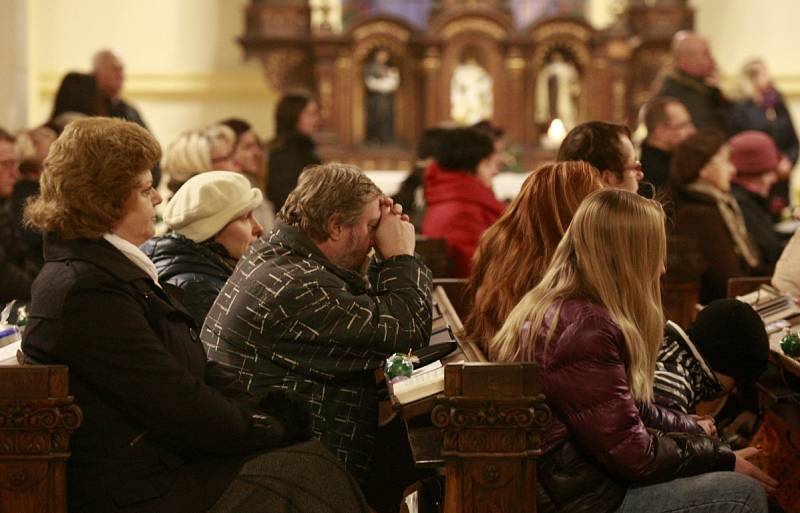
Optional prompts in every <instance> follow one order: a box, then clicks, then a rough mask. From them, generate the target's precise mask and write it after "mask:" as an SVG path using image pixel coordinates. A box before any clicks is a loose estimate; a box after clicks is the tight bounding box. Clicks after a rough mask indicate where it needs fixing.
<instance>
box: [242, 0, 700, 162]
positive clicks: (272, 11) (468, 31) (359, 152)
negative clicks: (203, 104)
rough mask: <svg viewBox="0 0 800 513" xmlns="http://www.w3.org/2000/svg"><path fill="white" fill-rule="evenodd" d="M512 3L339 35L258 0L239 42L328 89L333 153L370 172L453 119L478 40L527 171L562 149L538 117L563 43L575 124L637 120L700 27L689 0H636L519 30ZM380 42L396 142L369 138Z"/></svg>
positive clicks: (304, 12) (297, 6)
mask: <svg viewBox="0 0 800 513" xmlns="http://www.w3.org/2000/svg"><path fill="white" fill-rule="evenodd" d="M510 6H511V3H510V1H509V0H480V1H476V0H441V1H435V2H431V8H430V11H429V16H428V17H427V18H426V19H427V26H415V25H413V24H411V23H409V22H407V21H406V20H404V19H400V18H396V17H393V16H387V15H375V14H368V13H367V14H364V15H363V16H362V18H361V19H360V21H358V22H357V23H356V24H354V25H352V26H349V28H347V29H346V30H345V31H343V32H334V31H333V30H332V29H331V26H332V25H331V24H324V23H323V24H319V26H317V27H316V28H312V25H311V23H310V18H309V7H308V3H307V2H306V1H305V0H252V1H251V3H250V4H249V5H248V6H247V8H246V9H245V13H246V23H245V27H246V29H245V30H246V32H245V34H244V35H243V36H242V37H241V38H240V39H239V40H240V42H241V44H242V46H243V48H244V49H245V51H246V54H247V56H252V57H256V58H258V59H259V60H260V61H261V62H262V63H263V65H264V70H265V75H266V77H267V78H268V79H269V80H270V82H271V83H272V84H273V85H274V86H275V87H277V88H278V89H282V88H284V87H288V85H290V84H291V85H296V84H297V83H298V82H304V81H305V83H306V86H307V87H308V88H309V89H312V90H314V91H316V92H317V94H318V95H319V98H320V113H321V118H322V128H321V131H320V133H319V134H318V135H317V141H318V143H319V144H318V148H319V152H320V154H321V156H322V157H323V159H326V160H340V161H346V162H351V163H354V164H358V165H360V166H361V167H363V168H365V169H371V170H374V169H395V170H399V169H408V167H409V166H410V162H411V161H413V158H414V145H415V144H416V142H417V139H418V137H419V135H420V134H421V133H422V130H423V129H424V128H426V127H430V126H434V125H437V124H441V123H444V122H448V121H450V118H451V107H452V105H451V99H450V95H451V81H452V77H453V73H454V71H455V69H456V67H457V66H458V64H459V63H460V62H461V60H462V58H463V55H464V51H465V49H467V48H475V49H476V52H477V54H478V55H480V58H479V59H478V60H480V61H481V66H483V67H485V68H486V71H487V72H488V74H489V75H490V76H491V79H492V97H493V100H492V102H493V109H492V116H491V118H492V119H491V120H492V122H493V123H495V124H497V125H499V126H501V127H503V128H504V129H505V133H506V139H507V141H508V142H509V143H510V144H512V145H514V146H515V147H516V148H518V149H519V157H520V166H521V168H522V169H531V168H533V167H534V166H535V165H537V164H538V163H540V162H542V161H543V160H547V159H550V158H552V157H553V150H552V149H551V148H550V149H548V148H543V147H542V144H541V143H542V139H541V136H542V132H543V130H544V129H546V126H543V125H544V124H543V123H540V124H538V125H537V122H536V113H537V99H536V88H537V80H539V79H540V76H541V74H542V70H543V69H544V68H545V67H546V66H547V64H548V57H549V56H551V55H553V52H554V51H556V50H557V51H559V52H561V53H562V54H563V55H564V56H566V59H567V60H568V61H569V62H570V63H572V65H573V66H574V68H575V73H576V75H577V77H578V78H577V81H578V82H579V87H580V94H579V96H578V99H577V108H576V109H575V112H576V114H575V121H576V123H580V122H583V121H588V120H593V119H597V120H604V121H611V122H616V123H627V124H628V125H629V126H631V127H633V126H635V123H636V111H637V109H638V107H639V105H640V104H641V103H642V101H643V100H644V99H645V97H646V96H647V94H646V87H645V86H646V82H647V81H649V79H650V78H651V75H653V73H654V72H655V71H656V69H657V66H656V65H655V64H654V62H655V61H656V58H658V59H659V62H661V60H660V59H661V58H663V57H664V55H665V54H666V52H667V51H668V48H669V38H670V37H671V35H672V34H673V33H674V32H675V31H677V30H680V29H687V28H691V26H692V10H691V8H690V7H689V6H688V5H687V0H628V2H627V12H625V13H623V14H621V15H620V18H619V19H618V20H617V22H616V23H615V24H614V25H613V26H611V27H610V28H609V29H605V30H598V29H595V28H593V27H591V26H590V25H589V24H588V23H586V22H585V21H584V20H583V19H582V18H574V17H563V16H559V17H550V18H546V19H544V20H541V21H539V22H534V23H533V24H531V25H530V26H528V27H525V28H522V29H519V28H517V25H515V23H514V19H513V18H512V12H513V9H511V8H510ZM278 18H280V19H281V20H289V21H291V23H289V21H286V22H282V23H278V22H277V21H275V20H277V19H278ZM377 48H385V49H387V50H388V51H389V52H390V53H391V63H392V65H393V66H396V67H397V68H398V71H399V74H400V83H399V87H398V89H397V91H396V94H395V98H394V113H395V116H394V126H393V129H394V130H393V131H394V135H395V136H396V137H395V138H396V140H395V141H394V142H393V143H392V144H377V145H376V144H365V136H366V126H365V124H366V123H365V122H366V112H365V109H366V90H365V86H364V64H365V62H366V60H367V59H369V57H370V55H372V54H373V53H374V52H375V50H376V49H377ZM539 101H541V99H540V100H539ZM540 108H541V107H540Z"/></svg>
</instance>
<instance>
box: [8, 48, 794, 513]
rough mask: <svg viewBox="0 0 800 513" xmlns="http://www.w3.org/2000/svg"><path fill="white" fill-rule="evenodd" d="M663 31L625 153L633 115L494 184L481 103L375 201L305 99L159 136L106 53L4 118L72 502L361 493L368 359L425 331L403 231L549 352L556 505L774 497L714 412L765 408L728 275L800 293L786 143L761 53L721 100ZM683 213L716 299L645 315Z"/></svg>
mask: <svg viewBox="0 0 800 513" xmlns="http://www.w3.org/2000/svg"><path fill="white" fill-rule="evenodd" d="M673 52H674V58H675V69H674V70H672V71H671V72H670V73H669V74H666V75H665V78H664V81H663V84H662V86H661V89H660V90H659V94H658V96H656V97H654V98H652V99H651V100H649V101H648V102H647V103H646V104H645V105H644V107H643V110H642V121H643V123H644V125H645V126H646V128H647V132H648V135H647V138H646V139H645V140H644V143H643V144H642V148H641V158H639V157H637V150H636V148H635V146H634V144H633V141H632V135H631V131H630V129H629V128H628V127H626V126H624V125H620V124H615V123H610V122H607V121H602V120H593V121H588V122H586V123H582V124H579V125H578V126H576V127H575V128H573V129H572V130H570V131H569V133H567V134H566V137H565V138H564V140H563V142H562V144H561V146H560V148H559V149H558V151H557V154H556V155H554V157H555V162H552V163H546V164H543V165H541V166H539V167H537V168H536V169H534V170H533V171H532V172H530V175H529V176H528V177H527V179H526V180H525V182H524V183H523V185H522V188H521V190H520V192H519V194H518V195H517V196H516V197H515V198H514V199H513V200H512V201H511V202H510V203H509V204H504V203H503V202H501V201H499V200H498V199H497V198H496V196H495V194H494V192H493V189H492V182H493V178H494V177H495V176H496V175H497V174H498V173H499V172H500V171H501V169H502V167H503V165H504V162H505V161H506V158H507V155H506V153H505V148H504V141H503V132H502V130H501V129H499V128H498V127H495V126H494V125H492V124H491V123H489V122H482V123H478V124H477V125H475V126H472V127H448V126H440V127H435V128H430V129H428V130H426V131H424V133H423V135H422V139H421V141H420V143H419V149H418V152H417V153H418V156H419V160H418V162H417V163H416V164H415V165H416V168H415V171H414V172H413V173H412V174H411V175H409V179H408V181H407V183H406V184H405V187H404V188H403V189H402V190H401V193H400V194H399V195H398V196H395V199H391V198H389V197H387V196H385V195H384V193H383V191H381V190H380V189H378V187H377V186H376V185H375V184H374V183H373V182H372V181H371V180H370V179H369V178H368V177H367V176H366V175H365V174H364V173H362V172H361V170H359V169H358V168H356V167H354V166H349V165H343V164H337V163H326V164H323V163H321V160H320V158H319V156H318V155H317V153H316V149H315V142H314V135H315V133H316V132H317V130H318V128H319V123H320V120H319V107H318V104H317V102H316V100H315V99H314V98H313V96H310V95H308V94H305V93H301V92H291V93H288V94H286V95H285V96H284V97H283V98H282V99H281V100H280V101H279V102H278V105H277V107H276V112H275V126H276V134H275V137H274V138H273V139H272V140H271V141H270V142H268V143H266V144H265V145H262V143H261V141H260V140H259V138H258V135H257V134H256V133H255V132H254V130H253V128H252V126H251V125H250V123H248V122H247V121H245V120H242V119H238V118H229V119H226V120H222V121H220V122H217V123H213V124H210V125H205V126H202V127H194V128H189V129H187V130H184V131H182V132H181V133H180V134H178V135H177V136H176V137H175V138H174V139H173V140H172V141H171V142H170V143H169V144H168V145H166V149H165V151H164V153H163V155H162V152H161V149H160V146H159V145H158V143H157V142H156V141H155V139H154V138H153V137H152V135H151V134H150V133H149V132H148V131H147V129H146V126H145V124H144V122H143V120H142V117H141V115H140V114H139V113H138V111H137V110H136V109H135V108H134V107H133V106H132V105H131V104H129V103H127V102H126V101H125V100H123V99H122V98H121V96H120V91H121V89H122V81H123V80H124V68H123V64H122V60H121V57H120V56H119V55H118V54H116V53H114V52H111V51H108V50H104V51H101V52H98V54H97V55H96V56H95V58H94V60H93V61H92V70H91V72H90V73H77V72H73V73H68V74H67V75H66V76H65V77H64V80H63V81H62V84H61V86H60V87H59V90H58V93H57V95H56V101H55V106H54V109H53V111H52V115H51V116H50V119H48V121H47V123H45V124H44V125H42V126H41V127H36V128H33V129H30V130H27V131H23V132H20V133H19V134H18V135H16V136H14V135H12V134H11V133H9V132H6V131H5V130H0V265H2V268H3V273H2V275H0V305H1V304H4V303H7V302H9V301H13V300H19V301H24V302H25V304H26V306H27V309H28V325H27V327H26V329H25V332H24V336H23V341H22V350H23V353H24V358H25V360H26V362H27V363H37V364H65V365H68V366H69V368H70V390H71V393H72V394H73V395H74V396H75V398H76V402H77V403H78V404H79V405H80V406H81V408H82V409H83V410H84V415H85V421H84V425H83V426H82V427H81V428H80V429H79V430H78V431H77V432H76V433H75V435H74V437H73V441H72V449H73V454H72V457H71V458H70V460H69V463H68V464H69V476H70V477H69V480H68V486H69V490H68V496H69V503H70V507H71V508H72V509H75V510H76V511H98V512H99V511H216V512H223V511H274V510H275V509H274V508H276V507H278V506H276V505H283V506H282V507H285V508H287V509H286V510H287V511H322V512H324V511H337V512H338V511H369V506H368V505H367V503H366V500H365V498H364V497H365V495H364V487H365V486H366V483H367V482H368V477H369V476H370V473H371V471H372V470H373V469H374V468H375V466H376V465H380V464H381V463H382V462H376V461H374V460H373V458H372V454H373V451H374V448H375V444H376V443H377V440H378V439H379V437H378V402H379V396H380V390H379V388H380V385H379V384H378V382H377V381H376V371H377V370H379V369H380V368H381V367H382V365H383V363H384V362H385V360H386V358H387V357H388V356H390V355H391V354H393V353H397V352H400V353H408V352H409V351H414V350H417V349H420V348H423V347H424V346H426V345H427V344H428V342H429V338H430V335H431V289H432V286H433V282H432V277H431V272H430V270H429V269H428V267H427V266H426V265H425V263H424V261H423V260H422V258H421V257H420V256H419V255H417V254H415V235H416V233H420V234H423V235H426V236H429V237H435V238H442V239H444V240H445V242H446V245H447V250H448V257H449V259H450V260H451V261H452V263H453V264H454V269H455V271H454V276H455V277H460V278H466V279H467V286H466V289H465V303H466V304H468V305H470V309H469V314H468V315H467V316H466V318H465V323H464V333H462V334H459V335H462V336H463V337H464V338H465V339H467V340H469V341H471V342H474V343H475V344H477V345H478V346H479V347H480V348H481V349H483V351H484V352H485V353H486V355H487V356H488V358H489V360H490V361H498V362H505V361H532V362H536V363H538V364H539V365H540V367H541V369H542V372H541V374H540V378H541V382H542V386H543V391H544V393H545V395H546V400H547V402H548V405H549V406H550V408H551V410H552V411H553V413H554V416H553V422H552V423H551V425H550V426H549V427H548V428H546V430H545V433H544V438H543V442H544V445H543V455H542V457H541V459H540V461H539V463H538V471H537V474H538V476H537V478H538V484H537V494H538V501H539V504H540V506H541V507H542V508H543V510H544V511H549V510H550V509H549V508H554V509H555V510H556V511H589V510H592V511H596V512H606V511H608V512H611V511H662V510H663V511H667V509H658V508H659V507H662V506H663V507H664V508H671V509H668V510H669V511H673V510H679V511H680V510H682V509H681V508H687V509H689V508H697V510H698V511H705V509H703V508H706V507H709V508H710V507H711V506H710V505H712V504H714V503H718V502H720V501H722V502H729V503H730V504H731V508H730V510H731V511H767V509H766V508H767V506H766V494H765V492H773V491H774V489H775V487H776V486H777V485H778V483H777V482H776V481H775V480H774V479H772V478H771V477H770V476H768V475H766V474H765V473H764V472H762V471H761V470H759V469H758V468H757V467H755V466H754V465H752V464H751V463H749V462H748V461H747V459H748V458H749V457H750V456H752V455H753V454H754V453H755V452H756V450H755V449H752V448H744V449H741V450H738V451H734V450H733V449H732V448H731V444H730V443H729V442H731V441H732V440H730V439H728V440H724V439H721V438H720V435H721V434H722V433H721V432H718V430H719V431H721V430H722V427H721V425H720V419H721V418H723V417H725V418H731V417H736V416H737V415H740V414H741V413H742V412H743V411H746V410H750V411H752V410H753V409H755V408H756V407H755V406H754V405H753V404H752V401H750V399H752V394H751V395H750V396H747V394H748V393H749V392H752V390H753V388H752V387H753V384H754V382H755V381H756V380H757V379H758V377H759V376H760V374H761V373H762V372H763V371H764V369H765V367H766V361H767V355H768V352H769V347H768V343H767V339H766V332H765V331H764V326H763V323H762V322H761V321H760V319H759V318H758V316H757V315H756V314H755V312H754V311H753V310H752V309H751V308H750V307H748V306H747V305H744V304H743V303H741V302H739V301H736V300H724V301H720V299H721V298H724V297H725V296H726V287H727V283H728V280H729V279H730V278H733V277H740V276H749V275H771V274H772V272H773V268H774V272H775V275H774V278H773V281H774V283H775V284H776V285H777V286H778V287H779V288H781V289H783V290H786V291H789V292H792V293H795V294H797V293H798V291H800V278H799V277H798V276H800V274H798V266H800V263H798V262H800V236H798V235H797V234H795V235H794V237H792V238H791V240H789V241H788V243H787V240H786V237H783V236H781V235H780V234H778V233H776V232H775V230H774V227H773V223H774V222H775V221H776V220H777V217H776V215H779V214H780V213H781V211H782V209H784V207H786V205H787V204H788V203H787V201H786V200H787V198H788V193H787V192H785V191H784V190H783V188H784V185H785V183H786V178H787V176H788V174H789V170H790V168H791V165H793V163H794V162H795V161H796V159H797V137H796V135H794V128H793V126H792V124H791V118H790V117H789V115H788V111H787V110H786V107H785V104H784V103H783V100H782V97H781V95H780V94H779V93H778V92H777V90H776V89H775V88H774V85H773V84H772V82H771V80H770V79H769V76H768V75H767V72H766V67H765V66H764V65H763V62H760V61H754V62H751V63H748V64H747V65H746V66H745V68H744V71H743V77H744V78H745V79H746V81H745V80H743V84H749V88H748V87H744V86H743V90H746V92H747V96H746V97H743V98H742V99H740V101H739V102H733V101H729V100H728V99H727V98H726V97H725V96H724V95H723V94H722V92H721V91H720V89H719V88H718V87H717V86H716V83H715V81H716V66H715V64H714V60H713V57H712V56H711V54H710V52H709V49H708V44H707V43H706V42H705V40H704V39H703V38H702V37H700V36H698V35H697V34H692V33H679V34H677V35H676V37H675V39H674V41H673ZM112 118H117V119H112ZM126 120H127V121H126ZM695 127H697V128H695ZM640 160H641V162H640ZM161 172H163V173H164V174H165V176H164V185H165V190H168V191H169V192H168V194H169V198H168V200H167V201H166V202H162V198H161V195H160V193H159V192H158V189H157V186H158V182H159V180H160V176H161ZM399 198H404V199H403V200H399ZM665 212H666V213H665ZM409 213H411V214H412V217H410V216H409ZM159 218H160V219H159ZM412 221H413V222H412ZM415 225H416V229H415ZM673 234H674V235H682V236H686V237H688V238H689V239H691V240H694V242H695V243H696V245H697V249H698V251H699V254H700V255H701V257H702V260H703V273H702V276H701V278H700V281H699V282H698V284H697V285H698V287H699V299H700V303H702V304H704V305H706V304H707V305H708V306H707V307H706V309H705V310H703V311H702V312H701V314H700V315H699V316H698V319H697V321H696V322H695V323H694V324H693V325H691V326H679V325H678V324H676V323H674V322H671V321H669V320H668V319H665V318H664V315H663V313H662V307H661V297H660V279H661V276H662V274H663V273H664V272H665V268H664V262H665V256H666V252H667V244H668V239H669V236H671V235H673ZM732 346H735V347H738V348H739V350H737V351H736V354H737V356H738V357H737V358H732V357H731V356H730V355H731V352H730V348H731V347H732ZM743 355H747V356H746V357H745V356H743ZM748 401H749V402H748ZM726 438H730V437H726ZM744 445H746V443H745V444H744ZM737 447H738V446H737ZM383 464H385V462H383ZM676 490H677V491H678V492H677V493H676ZM662 497H670V501H665V500H662V499H661V498H662ZM291 508H294V509H291ZM736 508H739V509H736ZM774 511H777V510H774Z"/></svg>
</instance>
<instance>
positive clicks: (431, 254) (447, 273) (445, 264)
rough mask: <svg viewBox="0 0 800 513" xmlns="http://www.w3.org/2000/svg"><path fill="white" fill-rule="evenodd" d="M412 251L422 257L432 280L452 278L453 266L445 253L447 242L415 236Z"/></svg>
mask: <svg viewBox="0 0 800 513" xmlns="http://www.w3.org/2000/svg"><path fill="white" fill-rule="evenodd" d="M414 251H416V252H417V254H419V256H420V257H422V261H423V262H425V265H427V266H428V267H429V268H430V270H431V272H432V273H433V277H434V278H449V277H451V276H453V270H454V268H455V266H454V265H453V261H452V260H451V259H450V255H449V254H448V253H447V241H446V240H445V239H434V238H430V237H426V236H425V235H417V241H416V247H415V248H414Z"/></svg>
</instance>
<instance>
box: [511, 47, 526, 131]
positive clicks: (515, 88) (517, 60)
mask: <svg viewBox="0 0 800 513" xmlns="http://www.w3.org/2000/svg"><path fill="white" fill-rule="evenodd" d="M526 68H527V66H526V59H525V57H524V56H523V49H522V48H520V47H516V46H512V47H511V48H509V49H508V51H507V54H506V59H505V69H506V74H507V79H506V80H507V84H508V87H507V91H508V96H509V97H510V98H519V100H518V101H520V102H522V103H523V104H522V105H517V106H516V107H517V108H513V107H512V108H510V109H508V113H507V116H506V118H505V119H507V120H508V121H507V123H506V127H505V128H506V131H507V133H508V138H509V139H510V140H512V141H524V140H525V124H526V123H529V122H530V120H527V119H525V116H524V114H523V115H520V114H519V113H525V112H528V111H529V107H528V105H527V102H529V101H530V98H528V95H526V94H525V70H526Z"/></svg>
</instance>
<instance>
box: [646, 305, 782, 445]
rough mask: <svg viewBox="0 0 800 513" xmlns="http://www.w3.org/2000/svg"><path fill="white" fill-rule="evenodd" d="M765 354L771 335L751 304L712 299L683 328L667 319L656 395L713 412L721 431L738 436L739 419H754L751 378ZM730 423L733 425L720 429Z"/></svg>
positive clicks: (680, 406) (677, 405)
mask: <svg viewBox="0 0 800 513" xmlns="http://www.w3.org/2000/svg"><path fill="white" fill-rule="evenodd" d="M768 356H769V337H768V336H767V332H766V330H765V328H764V323H763V322H762V320H761V318H760V317H759V316H758V314H757V313H756V312H755V310H753V308H752V307H750V305H748V304H746V303H743V302H741V301H738V300H735V299H720V300H717V301H713V302H712V303H710V304H709V305H708V306H707V307H706V308H704V309H703V310H702V311H701V312H700V313H699V314H698V316H697V320H696V321H695V322H694V324H692V326H691V327H690V328H689V329H688V330H687V332H684V331H683V330H682V329H681V328H680V327H679V326H678V325H677V324H675V323H673V322H671V321H668V322H667V325H666V327H665V329H664V344H663V345H662V347H661V351H660V352H659V354H658V361H657V363H656V377H655V384H654V391H655V396H656V397H655V400H656V402H657V403H658V404H661V405H663V406H667V407H669V408H672V409H675V410H680V411H682V412H684V413H698V414H704V415H710V416H713V417H715V418H716V422H717V427H718V429H720V432H721V433H723V431H724V436H723V437H724V438H726V439H729V441H731V442H736V440H735V439H738V438H739V437H738V434H737V433H736V431H738V428H739V426H740V424H741V423H743V421H744V420H745V419H751V420H755V415H754V414H753V413H751V412H754V411H757V409H758V408H757V403H756V402H755V400H754V399H755V392H754V389H753V384H754V383H755V382H756V380H757V379H758V377H759V376H760V375H761V373H762V372H764V370H765V369H766V367H767V358H768ZM728 425H730V426H732V427H733V428H734V429H732V430H728V429H725V430H723V427H724V426H728ZM749 428H750V429H748V430H751V429H752V426H749ZM728 431H733V432H730V433H729V432H728ZM732 438H733V440H731V439H732ZM735 445H738V444H736V443H735ZM745 445H746V444H745Z"/></svg>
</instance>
